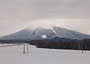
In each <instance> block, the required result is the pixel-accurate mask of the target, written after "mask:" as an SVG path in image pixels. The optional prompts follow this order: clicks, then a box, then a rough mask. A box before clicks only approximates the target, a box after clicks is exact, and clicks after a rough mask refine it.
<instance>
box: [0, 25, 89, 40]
mask: <svg viewBox="0 0 90 64" xmlns="http://www.w3.org/2000/svg"><path fill="white" fill-rule="evenodd" d="M43 35H44V36H45V37H46V38H47V39H52V38H54V37H60V38H70V39H84V38H90V35H86V34H82V33H79V32H76V31H72V30H68V29H65V28H60V27H57V26H53V27H52V28H48V29H47V28H45V27H44V28H43V27H37V28H36V29H30V28H26V29H23V30H21V31H19V32H17V33H14V34H11V35H7V36H4V37H1V38H0V39H6V40H7V39H20V40H22V39H26V40H28V39H29V40H38V39H43V38H42V36H43Z"/></svg>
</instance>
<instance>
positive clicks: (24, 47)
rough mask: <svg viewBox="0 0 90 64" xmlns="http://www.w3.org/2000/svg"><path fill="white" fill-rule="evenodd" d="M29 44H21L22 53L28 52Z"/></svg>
mask: <svg viewBox="0 0 90 64" xmlns="http://www.w3.org/2000/svg"><path fill="white" fill-rule="evenodd" d="M28 49H29V45H28V43H24V44H23V54H28V53H29V50H28Z"/></svg>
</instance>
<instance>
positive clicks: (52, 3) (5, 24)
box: [0, 0, 90, 36]
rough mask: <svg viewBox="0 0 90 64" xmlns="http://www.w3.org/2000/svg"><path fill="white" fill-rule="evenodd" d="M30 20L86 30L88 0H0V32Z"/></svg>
mask: <svg viewBox="0 0 90 64" xmlns="http://www.w3.org/2000/svg"><path fill="white" fill-rule="evenodd" d="M32 24H35V26H36V25H37V24H39V25H50V24H52V25H58V26H61V27H65V28H68V29H71V30H76V31H79V32H82V33H86V34H90V0H0V36H3V35H7V34H11V33H14V32H16V31H19V30H21V29H23V28H25V27H27V26H31V25H32Z"/></svg>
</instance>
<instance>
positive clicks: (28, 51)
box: [27, 43, 29, 54]
mask: <svg viewBox="0 0 90 64" xmlns="http://www.w3.org/2000/svg"><path fill="white" fill-rule="evenodd" d="M28 49H29V45H28V43H27V54H28V53H29V50H28Z"/></svg>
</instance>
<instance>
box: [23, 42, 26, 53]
mask: <svg viewBox="0 0 90 64" xmlns="http://www.w3.org/2000/svg"><path fill="white" fill-rule="evenodd" d="M25 53H26V52H25V43H24V44H23V54H25Z"/></svg>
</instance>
